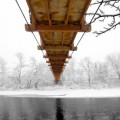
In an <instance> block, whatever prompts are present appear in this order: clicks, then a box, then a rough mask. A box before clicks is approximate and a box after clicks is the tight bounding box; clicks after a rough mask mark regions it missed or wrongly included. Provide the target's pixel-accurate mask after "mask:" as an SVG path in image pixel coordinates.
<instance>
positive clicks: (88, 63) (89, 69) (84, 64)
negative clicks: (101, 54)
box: [80, 58, 93, 86]
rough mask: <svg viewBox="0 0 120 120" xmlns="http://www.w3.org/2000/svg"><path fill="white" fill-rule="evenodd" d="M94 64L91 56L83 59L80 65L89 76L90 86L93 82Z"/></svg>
mask: <svg viewBox="0 0 120 120" xmlns="http://www.w3.org/2000/svg"><path fill="white" fill-rule="evenodd" d="M92 65H93V64H92V62H91V60H90V59H89V58H85V59H83V61H81V62H80V66H81V67H82V69H83V70H84V72H85V74H86V76H87V79H88V83H89V86H90V84H91V75H92V69H93V68H92Z"/></svg>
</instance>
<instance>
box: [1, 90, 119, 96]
mask: <svg viewBox="0 0 120 120" xmlns="http://www.w3.org/2000/svg"><path fill="white" fill-rule="evenodd" d="M0 95H2V96H11V97H52V98H53V97H55V98H58V97H60V98H85V97H91V98H100V97H120V89H104V90H95V89H80V90H44V91H43V90H20V91H0Z"/></svg>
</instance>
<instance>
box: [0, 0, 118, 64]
mask: <svg viewBox="0 0 120 120" xmlns="http://www.w3.org/2000/svg"><path fill="white" fill-rule="evenodd" d="M0 1H1V4H0V18H1V19H0V56H1V57H3V58H5V59H6V61H7V62H8V63H9V62H11V63H14V59H15V54H16V53H17V52H23V54H24V56H25V57H26V58H29V57H31V56H33V57H35V58H36V59H37V60H38V61H43V60H44V59H43V58H42V52H41V51H38V50H37V43H36V41H35V39H34V38H33V36H32V34H31V33H29V32H26V31H25V28H24V24H26V22H25V20H24V18H23V16H22V14H21V12H20V10H19V9H18V6H17V4H16V2H15V0H0ZM18 2H19V3H20V6H21V8H22V9H23V12H24V14H25V16H26V18H27V19H28V21H29V17H28V7H27V4H26V0H18ZM96 28H100V26H99V24H94V25H92V30H93V31H95V30H96ZM119 31H120V27H117V28H116V29H115V30H111V31H110V32H108V33H106V34H103V35H101V36H99V37H96V35H95V34H93V33H92V32H91V33H86V34H85V36H84V37H83V39H82V41H81V42H80V44H79V46H78V50H77V51H76V52H74V54H73V56H75V58H76V59H77V61H79V60H80V59H82V58H84V57H86V56H87V57H90V58H91V59H92V60H95V61H97V60H99V61H101V60H104V58H105V57H106V55H108V54H110V53H114V52H119V51H120V32H119ZM81 35H82V33H79V34H78V35H77V37H76V41H78V40H79V39H80V36H81ZM37 39H38V40H39V36H37Z"/></svg>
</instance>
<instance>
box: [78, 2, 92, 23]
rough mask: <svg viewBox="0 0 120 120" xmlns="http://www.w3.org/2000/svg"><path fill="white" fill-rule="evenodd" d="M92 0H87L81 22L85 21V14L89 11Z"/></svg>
mask: <svg viewBox="0 0 120 120" xmlns="http://www.w3.org/2000/svg"><path fill="white" fill-rule="evenodd" d="M91 1H92V0H86V4H85V7H84V10H83V12H82V15H81V19H80V24H81V22H83V20H84V16H85V14H86V12H87V9H88V7H89V5H90V3H91Z"/></svg>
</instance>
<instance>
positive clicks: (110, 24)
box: [86, 0, 120, 35]
mask: <svg viewBox="0 0 120 120" xmlns="http://www.w3.org/2000/svg"><path fill="white" fill-rule="evenodd" d="M100 4H101V6H100V8H99V10H98V12H97V13H96V14H95V12H93V11H91V12H88V13H87V14H86V17H87V16H88V17H90V16H94V15H95V17H94V19H93V21H92V23H93V22H97V21H98V22H102V23H103V24H104V27H103V28H102V30H100V31H95V32H94V33H96V34H97V35H101V34H103V33H106V32H108V31H110V30H111V29H115V28H116V26H118V25H120V0H93V2H92V3H91V6H90V7H91V8H90V9H91V10H95V9H94V8H95V7H97V6H98V5H100Z"/></svg>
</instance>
